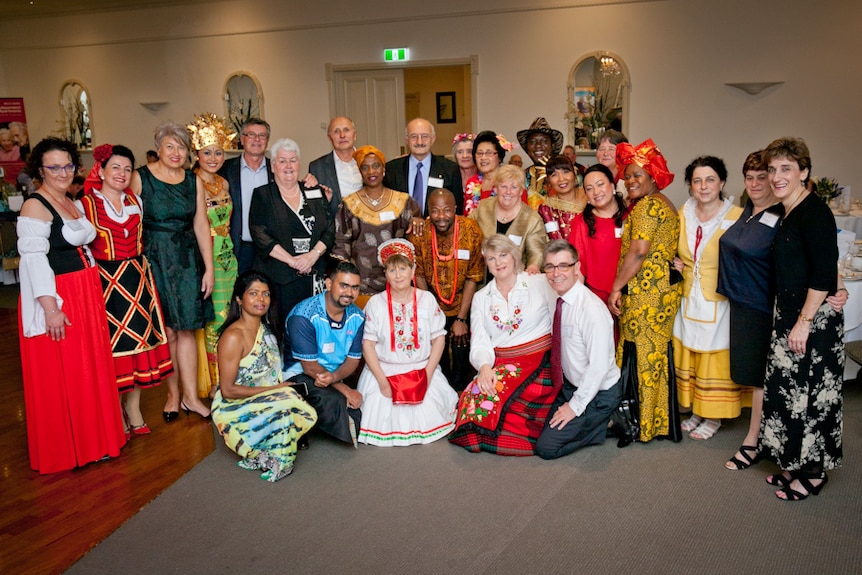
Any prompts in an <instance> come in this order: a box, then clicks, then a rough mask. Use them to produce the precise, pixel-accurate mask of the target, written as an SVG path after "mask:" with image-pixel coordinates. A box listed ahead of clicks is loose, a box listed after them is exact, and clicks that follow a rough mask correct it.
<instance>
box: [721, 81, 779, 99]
mask: <svg viewBox="0 0 862 575" xmlns="http://www.w3.org/2000/svg"><path fill="white" fill-rule="evenodd" d="M783 83H784V82H725V84H724V85H725V86H730V87H732V88H736V89H737V90H742V91H743V92H745V93H746V94H750V95H752V96H756V95H757V94H759V93H761V92H762V91H764V90H765V89H767V88H771V87H772V86H779V85H781V84H783Z"/></svg>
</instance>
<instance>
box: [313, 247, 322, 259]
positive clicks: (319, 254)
mask: <svg viewBox="0 0 862 575" xmlns="http://www.w3.org/2000/svg"><path fill="white" fill-rule="evenodd" d="M314 251H315V252H316V253H317V255H318V257H319V256H322V255H323V250H319V249H317V248H314Z"/></svg>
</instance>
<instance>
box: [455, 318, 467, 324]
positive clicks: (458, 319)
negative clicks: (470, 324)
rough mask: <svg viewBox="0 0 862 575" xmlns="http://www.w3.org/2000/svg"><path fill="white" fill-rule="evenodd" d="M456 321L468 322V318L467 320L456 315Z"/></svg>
mask: <svg viewBox="0 0 862 575" xmlns="http://www.w3.org/2000/svg"><path fill="white" fill-rule="evenodd" d="M455 321H460V322H462V323H467V320H466V319H464V318H463V317H456V318H455Z"/></svg>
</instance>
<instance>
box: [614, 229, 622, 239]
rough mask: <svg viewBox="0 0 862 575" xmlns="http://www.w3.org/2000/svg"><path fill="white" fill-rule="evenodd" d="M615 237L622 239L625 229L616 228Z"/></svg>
mask: <svg viewBox="0 0 862 575" xmlns="http://www.w3.org/2000/svg"><path fill="white" fill-rule="evenodd" d="M614 237H615V238H617V239H620V238H621V237H623V229H622V228H614Z"/></svg>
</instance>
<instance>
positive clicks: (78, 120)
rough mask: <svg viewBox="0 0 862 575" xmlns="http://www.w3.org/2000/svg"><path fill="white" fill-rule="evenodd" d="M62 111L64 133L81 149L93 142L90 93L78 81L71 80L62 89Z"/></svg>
mask: <svg viewBox="0 0 862 575" xmlns="http://www.w3.org/2000/svg"><path fill="white" fill-rule="evenodd" d="M60 111H61V113H62V115H63V135H64V136H65V137H66V139H68V140H69V141H71V142H74V143H75V144H76V145H77V146H78V148H80V149H89V148H90V147H91V146H92V143H93V130H92V124H91V119H92V117H93V115H92V107H91V102H90V94H89V93H88V92H87V89H86V88H85V87H84V86H83V85H82V84H81V83H80V82H78V81H76V80H70V81H68V82H66V83H65V84H64V85H63V89H62V90H61V91H60Z"/></svg>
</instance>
